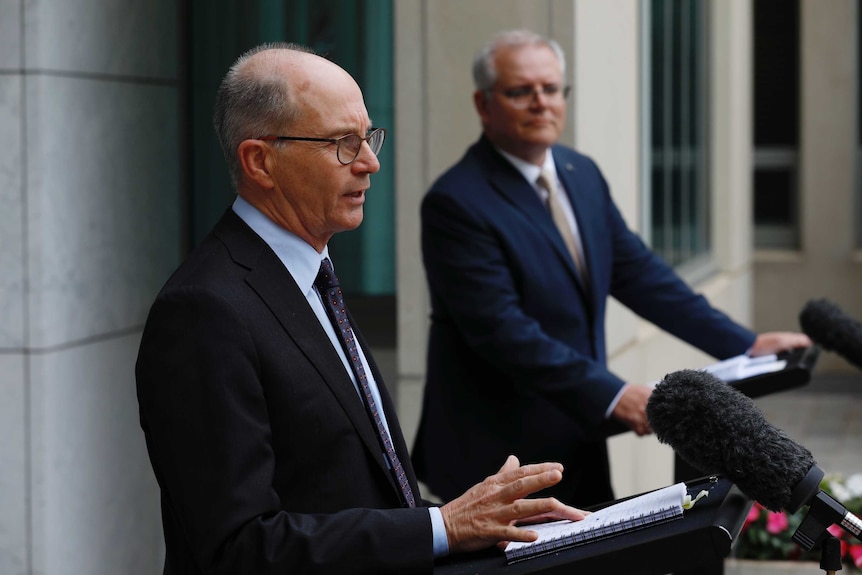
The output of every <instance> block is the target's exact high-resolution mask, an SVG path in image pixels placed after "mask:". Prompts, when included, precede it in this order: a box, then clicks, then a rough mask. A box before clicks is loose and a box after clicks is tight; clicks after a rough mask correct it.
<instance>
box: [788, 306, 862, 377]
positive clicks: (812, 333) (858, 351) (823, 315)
mask: <svg viewBox="0 0 862 575" xmlns="http://www.w3.org/2000/svg"><path fill="white" fill-rule="evenodd" d="M799 325H800V326H801V327H802V331H804V332H805V334H806V335H807V336H808V337H810V338H811V339H812V340H814V342H816V343H817V344H819V345H820V346H821V347H822V348H823V349H826V350H828V351H834V352H836V353H838V354H839V355H840V356H841V357H843V358H844V359H846V360H847V361H849V362H850V363H852V364H853V365H855V366H856V367H858V368H860V369H862V323H859V322H858V321H857V320H855V319H853V318H852V317H850V316H849V315H847V313H845V312H844V310H842V309H841V308H840V307H838V306H837V305H835V304H834V303H832V302H830V301H828V300H826V299H818V300H809V301H808V303H806V304H805V307H804V308H802V311H801V312H800V313H799Z"/></svg>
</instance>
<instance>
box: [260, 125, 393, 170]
mask: <svg viewBox="0 0 862 575" xmlns="http://www.w3.org/2000/svg"><path fill="white" fill-rule="evenodd" d="M378 134H380V143H379V144H378V145H377V149H376V150H375V149H374V146H373V145H372V144H371V141H372V139H374V138H375V137H377V135H378ZM348 138H359V145H358V146H357V147H356V153H354V154H353V157H352V158H350V160H349V161H347V162H345V161H344V159H343V158H342V157H341V156H342V153H349V152H347V151H345V152H342V150H345V148H344V147H343V146H342V145H341V144H342V142H344V141H345V140H347V139H348ZM255 139H256V140H263V141H265V142H275V141H279V142H280V141H292V142H328V143H330V144H335V146H336V148H335V157H336V158H337V159H338V161H339V163H341V164H342V165H344V166H349V165H350V164H352V163H353V162H355V161H356V158H358V157H359V152H360V151H361V150H362V143H363V142H366V143H367V144H368V147H369V148H371V151H372V152H373V153H374V155H375V156H376V155H378V154H379V153H380V150H382V149H383V142H385V141H386V128H374V129H373V130H371V131H370V132H368V135H367V136H365V137H364V138H362V137H360V136H357V135H356V134H347V135H346V136H341V137H340V138H309V137H306V136H275V135H268V136H261V137H259V138H255Z"/></svg>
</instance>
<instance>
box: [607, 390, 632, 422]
mask: <svg viewBox="0 0 862 575" xmlns="http://www.w3.org/2000/svg"><path fill="white" fill-rule="evenodd" d="M628 386H629V384H625V385H624V386H622V387H621V388H620V390H619V391H618V392H617V394H616V395H615V396H614V399H613V400H612V401H611V403H610V405H608V408H607V409H606V410H605V419H610V418H611V414H612V413H613V412H614V408H615V407H616V406H617V403H619V402H620V398H621V397H622V396H623V391H625V389H626V388H627V387H628Z"/></svg>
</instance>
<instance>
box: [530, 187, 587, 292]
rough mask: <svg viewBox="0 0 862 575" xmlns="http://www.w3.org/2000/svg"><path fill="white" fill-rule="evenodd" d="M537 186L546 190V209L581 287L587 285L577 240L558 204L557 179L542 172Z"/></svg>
mask: <svg viewBox="0 0 862 575" xmlns="http://www.w3.org/2000/svg"><path fill="white" fill-rule="evenodd" d="M537 182H538V184H539V185H540V186H542V187H543V188H545V189H546V190H548V209H549V210H550V211H551V217H552V218H553V219H554V223H555V224H556V225H557V229H558V230H560V235H561V236H563V242H564V243H565V244H566V247H567V248H568V249H569V254H570V255H571V256H572V260H574V262H575V267H576V268H577V270H578V277H579V278H580V280H581V283H582V284H583V285H586V284H587V267H586V265H585V264H584V260H583V258H582V256H581V250H580V249H579V248H580V246H579V242H578V238H577V237H575V234H574V232H573V231H572V227H571V226H570V225H569V221H568V220H567V219H566V212H565V211H563V206H562V204H561V203H560V190H559V188H557V177H556V176H555V175H554V174H553V173H552V172H550V171H549V170H542V175H541V176H539V179H538V180H537Z"/></svg>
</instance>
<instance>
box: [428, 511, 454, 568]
mask: <svg viewBox="0 0 862 575" xmlns="http://www.w3.org/2000/svg"><path fill="white" fill-rule="evenodd" d="M428 514H429V515H430V516H431V533H432V534H433V536H434V558H435V559H437V558H439V557H446V556H447V555H449V537H448V536H447V535H446V525H445V524H444V523H443V514H442V513H441V512H440V508H439V507H429V508H428Z"/></svg>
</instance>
